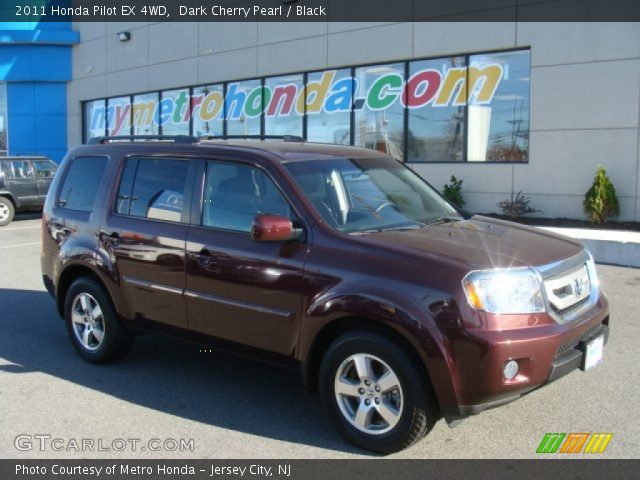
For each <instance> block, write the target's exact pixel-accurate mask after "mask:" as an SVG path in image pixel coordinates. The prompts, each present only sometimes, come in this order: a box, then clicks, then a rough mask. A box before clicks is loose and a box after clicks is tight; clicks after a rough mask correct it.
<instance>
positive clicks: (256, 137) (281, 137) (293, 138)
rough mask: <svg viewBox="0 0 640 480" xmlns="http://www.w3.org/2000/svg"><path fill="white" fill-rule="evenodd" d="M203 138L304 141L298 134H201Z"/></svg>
mask: <svg viewBox="0 0 640 480" xmlns="http://www.w3.org/2000/svg"><path fill="white" fill-rule="evenodd" d="M199 138H201V139H203V140H282V141H284V142H306V140H305V139H304V137H301V136H299V135H203V136H201V137H199Z"/></svg>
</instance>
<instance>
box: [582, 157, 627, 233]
mask: <svg viewBox="0 0 640 480" xmlns="http://www.w3.org/2000/svg"><path fill="white" fill-rule="evenodd" d="M582 206H583V207H584V213H585V215H586V216H587V218H588V219H589V221H590V222H592V223H597V224H601V223H604V222H606V221H607V218H609V217H617V216H618V215H620V204H619V203H618V197H617V195H616V189H615V187H614V186H613V183H611V180H609V177H608V176H607V171H606V170H605V169H604V167H603V166H602V165H600V166H599V167H598V169H597V170H596V175H595V177H594V178H593V184H592V185H591V188H590V189H589V190H588V191H587V193H586V195H585V196H584V202H582Z"/></svg>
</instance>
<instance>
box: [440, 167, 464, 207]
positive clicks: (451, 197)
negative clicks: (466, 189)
mask: <svg viewBox="0 0 640 480" xmlns="http://www.w3.org/2000/svg"><path fill="white" fill-rule="evenodd" d="M442 196H443V197H444V198H446V199H447V201H448V202H449V203H450V204H451V205H453V206H454V207H456V208H457V209H462V207H463V206H464V204H465V201H464V196H463V195H462V180H458V179H457V178H456V176H455V175H451V179H450V180H449V183H447V184H446V185H444V187H443V188H442Z"/></svg>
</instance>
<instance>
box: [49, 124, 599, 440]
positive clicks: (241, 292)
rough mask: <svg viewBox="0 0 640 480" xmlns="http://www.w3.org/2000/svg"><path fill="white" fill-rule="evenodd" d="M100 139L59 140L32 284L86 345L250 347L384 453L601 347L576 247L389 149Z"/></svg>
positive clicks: (117, 348)
mask: <svg viewBox="0 0 640 480" xmlns="http://www.w3.org/2000/svg"><path fill="white" fill-rule="evenodd" d="M112 140H113V139H109V138H102V139H100V140H99V141H96V142H92V143H90V144H88V145H84V146H81V147H77V148H74V149H73V150H71V151H70V152H69V154H68V155H67V157H66V158H65V160H64V162H63V164H62V166H61V168H60V170H59V171H58V173H57V175H56V177H55V180H54V182H53V185H52V187H51V189H50V191H49V195H48V198H47V201H46V204H45V210H44V216H43V231H42V271H43V276H44V282H45V285H46V287H47V289H48V290H49V292H51V294H52V295H54V296H55V298H56V300H57V306H58V311H59V313H60V315H62V316H63V317H64V319H65V321H66V326H67V329H68V332H69V337H70V339H71V342H72V343H73V345H74V347H75V348H76V350H77V351H78V353H79V354H80V355H81V356H82V357H83V358H84V359H86V360H88V361H90V362H94V363H105V362H110V361H114V360H117V359H118V358H120V357H122V356H123V355H124V354H125V353H127V351H128V350H129V349H130V348H131V346H132V343H133V338H134V332H136V331H140V330H153V331H157V332H162V333H166V334H170V335H174V336H178V337H183V338H187V339H190V340H194V341H197V342H199V343H204V344H207V345H211V346H214V347H217V348H222V349H226V350H233V351H236V352H241V353H244V354H250V355H254V356H260V357H263V358H266V359H268V360H271V361H275V362H278V363H281V364H284V365H287V366H290V367H293V368H296V369H298V370H299V371H300V372H301V374H302V377H303V379H304V381H305V383H306V384H307V385H309V386H310V387H312V388H314V387H317V388H318V390H319V392H320V395H321V397H322V400H323V402H324V405H325V407H326V411H327V413H328V414H329V417H330V418H331V420H332V421H333V422H334V423H335V425H336V427H337V429H338V430H339V431H340V433H342V435H344V436H345V437H346V438H347V439H348V440H350V441H351V442H353V443H354V444H356V445H358V446H360V447H363V448H366V449H370V450H374V451H378V452H385V453H386V452H392V451H396V450H399V449H402V448H404V447H407V446H408V445H411V444H412V443H414V442H416V441H418V440H419V439H420V438H422V437H423V436H424V435H425V434H426V433H427V431H428V430H429V428H430V426H431V425H432V424H433V422H434V421H435V420H436V419H437V418H438V415H439V414H440V412H441V414H442V415H444V417H445V418H446V420H447V421H449V422H455V421H456V420H458V419H461V418H463V417H465V416H468V415H470V414H476V413H478V412H480V411H482V410H485V409H487V408H491V407H495V406H498V405H501V404H504V403H506V402H509V401H511V400H514V399H516V398H518V397H520V396H521V395H523V394H525V393H527V392H529V391H531V390H533V389H535V388H538V387H540V386H542V385H544V384H546V383H549V382H551V381H553V380H556V379H557V378H559V377H560V376H562V375H564V374H566V373H567V372H569V371H571V370H573V369H576V368H582V369H588V368H590V367H592V366H594V365H596V364H597V363H598V362H599V361H600V360H601V358H602V350H603V345H604V343H605V342H606V339H607V334H608V324H609V312H608V305H607V300H606V298H605V296H604V295H603V294H602V293H601V292H600V290H599V287H598V278H597V275H596V270H595V266H594V262H593V259H592V258H591V256H590V254H589V252H587V251H586V250H585V249H584V248H583V247H582V245H580V244H579V243H577V242H575V241H573V240H570V239H567V238H564V237H560V236H557V235H554V234H551V233H547V232H544V231H541V230H538V229H535V228H529V227H526V226H522V225H518V224H514V223H509V222H505V221H501V220H495V219H491V218H486V217H481V216H473V217H471V218H468V219H465V218H464V217H463V216H461V215H460V214H459V213H458V212H457V211H456V210H455V209H454V208H453V207H451V206H450V205H449V204H448V203H447V202H446V201H445V200H443V198H442V197H441V196H440V195H439V194H438V193H437V192H436V191H435V190H434V189H433V188H431V187H430V186H429V185H428V184H427V183H426V182H425V181H424V180H422V179H421V178H420V177H419V176H418V175H416V174H415V173H414V172H413V171H412V170H410V169H409V168H407V167H406V166H404V165H403V164H401V163H399V162H397V161H395V160H393V159H391V158H389V157H387V156H385V155H382V154H380V153H377V152H374V151H371V150H364V149H359V148H352V147H345V146H333V145H320V144H312V143H306V142H304V141H302V140H301V139H298V138H296V137H284V138H282V139H280V140H275V141H266V140H265V139H264V138H261V139H259V140H238V139H236V140H231V139H226V140H219V139H209V140H203V139H195V138H192V137H186V136H178V137H164V138H160V139H157V140H158V141H144V142H141V141H134V140H137V139H136V138H118V139H117V140H119V141H112ZM147 140H149V139H147ZM239 381H241V379H239Z"/></svg>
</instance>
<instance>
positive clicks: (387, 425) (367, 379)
mask: <svg viewBox="0 0 640 480" xmlns="http://www.w3.org/2000/svg"><path fill="white" fill-rule="evenodd" d="M334 390H335V397H336V401H337V402H338V406H339V407H340V412H342V415H343V416H344V418H345V419H346V420H347V421H348V422H349V423H350V424H351V425H352V426H353V427H355V428H357V429H358V430H360V431H361V432H365V433H368V434H371V435H381V434H383V433H386V432H388V431H390V430H391V429H393V428H394V427H395V426H396V425H397V424H398V422H399V421H400V418H401V417H402V410H403V407H404V405H403V398H402V386H401V384H400V380H399V378H398V376H397V375H396V373H395V372H394V371H393V370H392V369H391V367H390V366H389V365H388V364H387V363H386V362H384V361H383V360H382V359H380V358H378V357H376V356H374V355H370V354H367V353H358V354H355V355H351V356H349V357H348V358H347V359H345V360H344V361H343V362H342V364H341V365H340V367H339V368H338V370H337V372H336V376H335V381H334Z"/></svg>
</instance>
